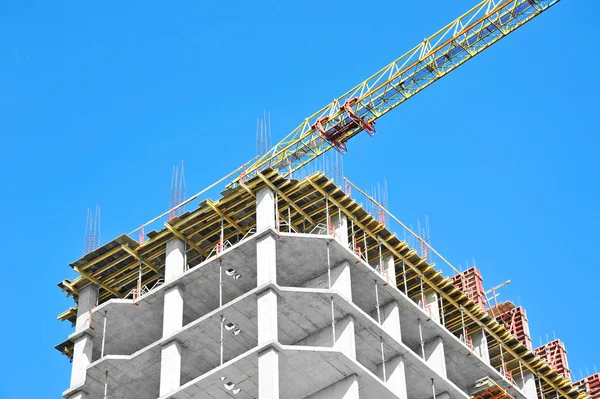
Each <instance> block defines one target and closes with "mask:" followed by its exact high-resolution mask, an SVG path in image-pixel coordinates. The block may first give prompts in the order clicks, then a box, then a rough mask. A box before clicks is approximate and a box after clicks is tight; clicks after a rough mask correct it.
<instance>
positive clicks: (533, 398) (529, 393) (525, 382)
mask: <svg viewBox="0 0 600 399" xmlns="http://www.w3.org/2000/svg"><path fill="white" fill-rule="evenodd" d="M515 382H516V383H517V386H518V387H519V388H521V391H523V395H525V397H526V398H527V399H538V396H537V388H536V386H535V376H534V375H533V374H532V373H531V372H529V371H525V372H523V378H522V379H521V378H519V376H515Z"/></svg>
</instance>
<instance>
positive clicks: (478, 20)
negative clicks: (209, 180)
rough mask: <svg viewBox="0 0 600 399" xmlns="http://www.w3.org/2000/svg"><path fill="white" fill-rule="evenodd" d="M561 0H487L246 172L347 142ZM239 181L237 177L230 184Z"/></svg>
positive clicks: (289, 163)
mask: <svg viewBox="0 0 600 399" xmlns="http://www.w3.org/2000/svg"><path fill="white" fill-rule="evenodd" d="M559 1H560V0H483V1H481V2H480V3H479V4H477V5H476V6H475V7H473V8H472V9H471V10H469V11H467V12H466V13H465V14H463V15H461V16H460V17H458V18H457V19H455V20H454V21H452V22H451V23H449V24H448V25H446V26H445V27H444V28H442V29H440V30H439V31H438V32H436V33H435V34H433V35H432V36H431V37H429V38H427V39H425V40H423V42H422V43H420V44H419V45H417V46H416V47H414V48H413V49H412V50H410V51H408V52H406V53H405V54H404V55H402V56H401V57H399V58H398V59H396V60H394V61H393V62H391V63H390V64H388V65H387V66H385V67H384V68H382V69H381V70H380V71H378V72H377V73H375V74H374V75H373V76H371V77H370V78H368V79H366V80H365V81H363V82H362V83H360V84H359V85H357V86H355V87H354V88H352V89H351V90H349V91H348V92H346V93H344V94H343V95H342V96H340V97H339V98H337V99H335V100H334V101H332V102H331V103H330V104H328V105H326V106H325V107H323V108H321V109H320V110H319V111H317V112H316V113H314V114H313V115H311V116H310V117H308V118H306V119H305V120H304V122H302V123H301V124H300V126H298V127H297V128H296V129H294V130H293V131H292V132H291V133H289V134H288V135H287V136H286V137H285V138H284V139H283V140H281V141H280V142H279V143H277V144H276V145H275V146H274V147H273V148H271V149H270V150H269V151H267V153H266V154H264V155H263V156H261V157H260V158H258V159H257V160H255V161H253V162H251V163H249V166H248V167H247V168H246V169H245V170H244V171H243V172H242V176H243V178H251V177H253V176H255V175H256V174H257V173H258V172H259V171H260V170H262V169H264V168H267V167H270V168H273V169H276V170H278V171H279V173H281V174H282V175H284V176H289V175H291V174H292V173H293V172H294V171H296V170H298V169H300V168H302V167H303V166H304V165H306V164H308V163H309V162H311V161H313V160H314V159H316V158H317V157H319V156H321V155H322V154H323V153H325V152H327V151H329V150H330V149H332V148H335V149H337V150H338V151H340V152H342V153H345V152H346V151H347V147H346V142H347V141H348V140H349V139H351V138H352V137H354V136H356V135H357V134H358V133H360V132H361V131H363V130H365V131H367V133H369V134H370V135H373V134H374V133H375V128H374V125H375V122H376V120H377V119H378V118H380V117H381V116H383V115H385V114H386V113H388V112H389V111H391V110H392V109H394V108H396V107H397V106H398V105H400V104H402V103H403V102H404V101H406V100H408V99H409V98H411V97H413V96H414V95H415V94H417V93H419V92H420V91H421V90H423V89H425V88H426V87H428V86H429V85H430V84H432V83H434V82H436V81H437V80H438V79H440V78H442V77H444V76H446V75H447V74H448V73H450V72H451V71H453V70H454V69H456V68H457V67H459V66H460V65H462V64H463V63H465V62H466V61H468V60H470V59H471V58H473V57H474V56H476V55H477V54H479V53H481V52H482V51H483V50H485V49H486V48H488V47H490V46H491V45H492V44H494V43H496V42H497V41H498V40H500V39H502V38H504V37H506V36H507V35H508V34H509V33H511V32H513V31H515V30H516V29H517V28H519V27H521V26H523V25H524V24H526V23H527V22H529V21H530V20H532V19H533V18H535V17H537V16H538V15H540V14H541V13H542V12H544V11H546V10H547V9H549V8H550V7H552V6H553V5H555V4H556V3H558V2H559ZM239 180H240V177H237V178H236V179H235V180H234V181H232V182H231V183H230V185H235V184H236V183H237V182H238V181H239Z"/></svg>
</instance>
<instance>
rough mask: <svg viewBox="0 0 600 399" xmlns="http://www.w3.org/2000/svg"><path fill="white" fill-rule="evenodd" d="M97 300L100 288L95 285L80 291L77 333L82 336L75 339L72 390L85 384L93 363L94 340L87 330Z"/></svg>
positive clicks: (76, 323) (76, 324)
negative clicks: (89, 367) (87, 373)
mask: <svg viewBox="0 0 600 399" xmlns="http://www.w3.org/2000/svg"><path fill="white" fill-rule="evenodd" d="M97 298H98V287H97V286H96V285H95V284H90V285H88V286H87V287H85V288H83V289H82V290H80V291H79V298H78V301H77V321H76V322H75V332H76V333H81V334H80V335H78V336H77V338H75V347H74V349H73V365H72V367H71V388H73V387H75V386H78V385H81V384H83V383H84V382H85V377H86V370H87V367H88V366H89V365H90V363H91V362H92V351H93V349H94V340H93V339H92V337H91V336H90V335H89V334H88V333H87V332H86V330H87V329H88V328H89V324H90V317H91V312H92V309H93V308H94V306H96V300H97Z"/></svg>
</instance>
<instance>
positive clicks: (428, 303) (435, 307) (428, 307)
mask: <svg viewBox="0 0 600 399" xmlns="http://www.w3.org/2000/svg"><path fill="white" fill-rule="evenodd" d="M424 296H425V312H426V313H427V315H428V316H429V317H430V318H431V319H432V320H435V321H437V322H438V323H439V322H440V303H439V300H438V299H439V298H438V294H437V292H435V291H427V292H425V295H424Z"/></svg>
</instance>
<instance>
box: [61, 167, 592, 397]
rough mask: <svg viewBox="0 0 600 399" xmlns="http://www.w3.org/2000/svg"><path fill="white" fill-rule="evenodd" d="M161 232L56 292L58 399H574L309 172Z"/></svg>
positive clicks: (98, 262)
mask: <svg viewBox="0 0 600 399" xmlns="http://www.w3.org/2000/svg"><path fill="white" fill-rule="evenodd" d="M164 225H165V227H164V228H163V229H162V230H160V231H151V232H149V233H148V234H147V238H145V239H144V240H143V241H142V242H138V241H136V240H134V239H132V238H130V237H129V236H126V235H123V236H121V237H119V238H117V239H115V240H113V241H111V242H109V243H107V244H106V245H104V246H102V247H101V248H98V249H97V250H95V251H94V252H92V253H90V254H87V255H86V256H85V257H84V258H82V259H80V260H78V261H76V262H75V263H73V264H72V265H71V266H72V267H73V268H74V269H75V270H76V271H77V272H78V273H79V274H80V277H78V278H77V279H75V280H74V281H69V280H65V281H63V282H61V283H60V284H59V286H60V287H61V289H62V290H63V291H65V292H66V293H67V294H68V295H72V296H74V298H75V299H76V301H77V306H75V307H73V308H71V309H69V310H67V311H65V312H63V313H62V314H61V315H60V316H59V318H60V319H61V320H68V321H71V322H72V323H73V324H74V325H75V332H74V333H73V334H71V335H70V336H69V337H68V339H67V340H66V341H65V342H63V343H62V344H60V345H58V346H57V349H59V350H60V351H61V352H62V353H64V354H65V355H67V356H69V357H70V358H72V359H73V371H72V378H71V386H70V388H69V389H68V390H67V391H65V392H64V397H65V398H90V399H92V398H94V399H95V398H111V399H119V398H161V399H162V398H165V399H166V398H230V397H240V398H278V397H283V398H306V397H311V398H342V397H343V398H359V397H360V398H406V399H423V398H432V397H435V398H438V399H439V398H470V397H471V396H473V395H474V392H475V391H476V388H477V387H476V385H477V381H479V380H482V379H487V380H488V381H491V383H493V386H494V387H493V390H490V392H504V393H505V394H506V395H509V396H506V397H512V398H515V399H534V398H538V397H540V398H541V397H543V396H544V395H545V397H552V398H554V397H559V398H572V399H579V398H581V399H583V398H585V397H586V396H585V394H584V393H581V392H580V391H579V390H577V389H575V388H574V387H573V385H572V383H571V381H570V380H569V379H567V378H565V377H564V376H563V375H561V374H560V373H558V372H557V371H556V370H555V369H554V368H552V367H551V366H550V365H548V363H546V362H545V361H544V360H542V359H541V358H539V357H537V356H536V355H534V353H532V351H531V349H530V348H529V347H528V346H527V345H524V344H523V343H522V342H521V341H519V340H518V339H517V338H516V337H514V336H513V335H511V334H510V333H509V332H508V331H507V329H506V328H505V326H504V325H503V324H502V323H499V322H498V321H497V320H496V318H495V317H493V316H491V315H490V314H488V312H486V311H485V310H484V309H482V307H481V306H480V304H479V303H477V301H475V302H474V300H473V298H470V297H469V296H468V295H466V294H465V293H463V292H462V291H461V290H459V289H458V288H457V287H455V285H454V284H453V283H452V281H450V279H448V278H445V277H443V276H442V275H441V272H440V271H438V270H436V269H435V266H434V265H433V264H429V263H427V262H426V261H425V259H423V258H422V257H420V256H419V255H418V254H417V252H416V251H415V250H414V249H411V248H409V247H408V245H407V244H406V242H404V241H402V240H400V239H398V238H397V237H396V236H395V235H394V234H392V233H391V232H390V231H389V230H387V229H386V227H385V225H383V224H382V223H380V222H378V221H377V220H376V219H375V218H373V217H372V216H371V215H370V214H369V213H368V212H366V211H365V210H364V209H363V208H362V206H361V205H360V204H358V203H356V202H355V201H354V200H353V199H352V198H351V197H350V196H348V195H347V194H345V193H344V192H343V191H342V190H341V189H340V188H339V187H337V186H335V185H334V184H333V183H332V182H331V181H330V180H328V179H327V178H326V177H325V176H324V175H323V174H321V173H318V174H314V175H311V176H309V177H307V178H306V179H303V180H300V181H297V180H294V179H286V178H283V177H282V176H280V175H279V174H278V173H277V172H275V171H273V170H269V169H267V170H263V171H262V172H261V173H259V174H258V175H257V176H256V177H254V178H253V179H251V180H250V181H247V182H245V183H240V184H238V185H237V186H236V187H234V188H230V189H228V190H226V191H225V192H223V193H222V198H221V199H219V200H218V201H215V202H212V201H210V200H205V201H203V202H201V203H200V206H199V207H198V208H197V209H196V210H194V211H192V212H187V213H185V214H183V215H180V216H179V217H176V218H174V219H171V220H169V221H166V222H165V224H164ZM477 394H478V395H480V396H479V397H487V396H485V393H484V394H482V393H481V392H479V391H478V392H477ZM489 397H492V396H489ZM494 397H497V396H494Z"/></svg>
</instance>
